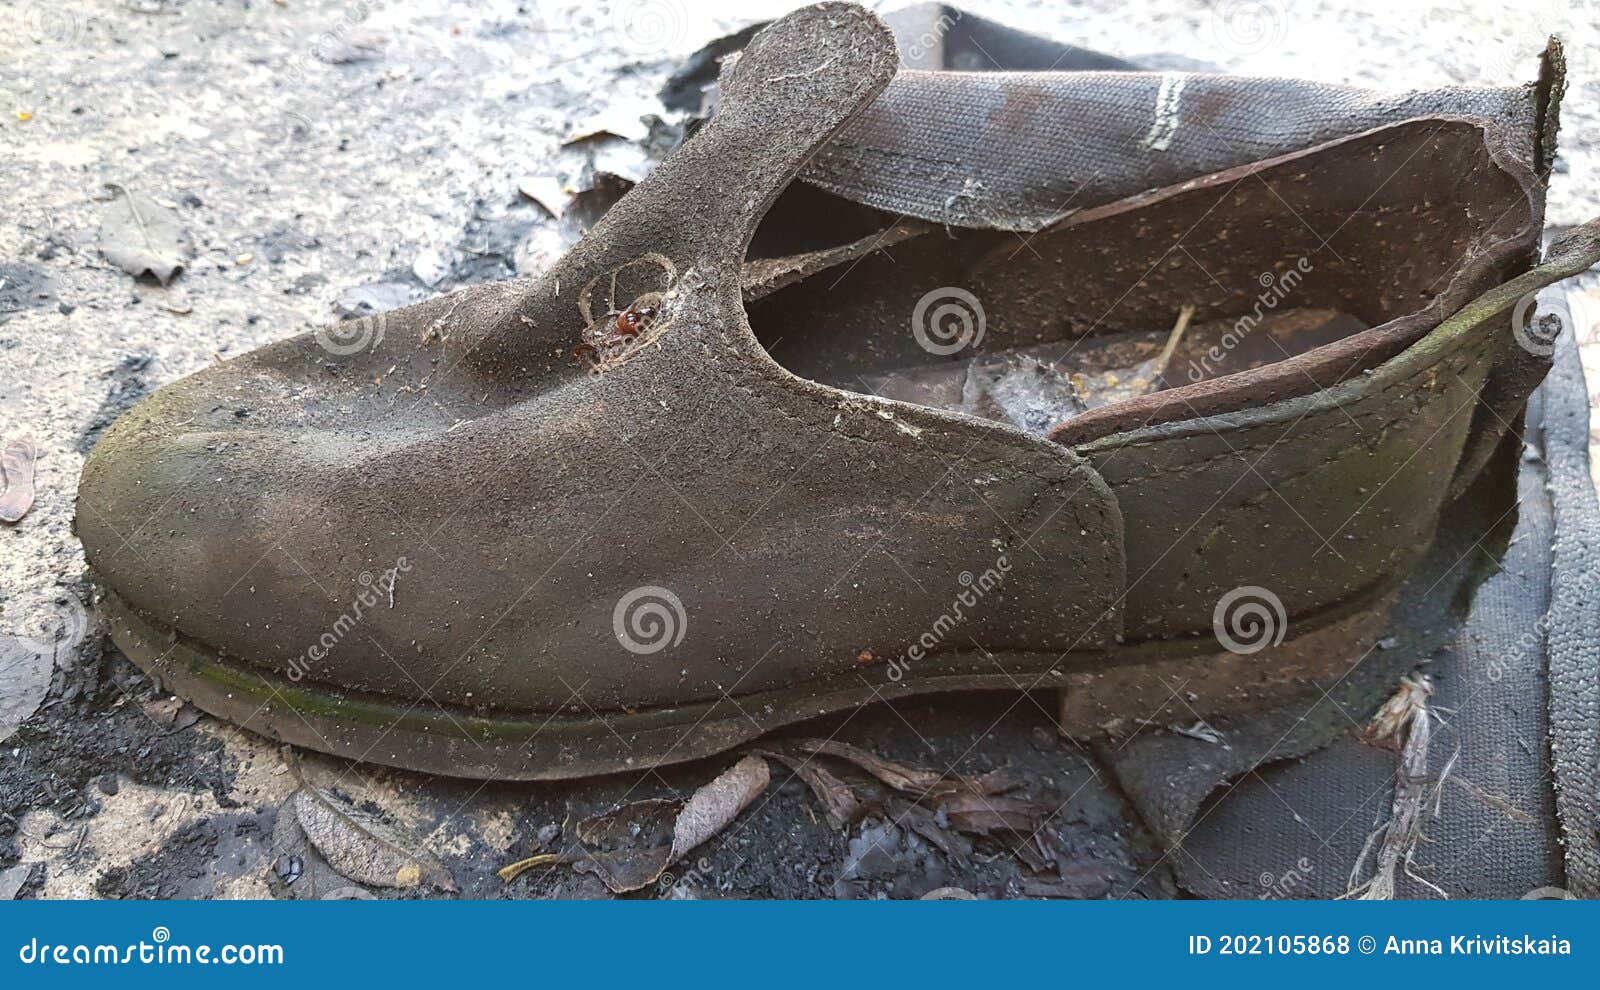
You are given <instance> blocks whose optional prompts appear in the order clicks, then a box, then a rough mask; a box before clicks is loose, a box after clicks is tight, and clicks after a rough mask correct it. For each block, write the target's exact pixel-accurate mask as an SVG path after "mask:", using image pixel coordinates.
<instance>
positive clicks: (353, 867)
mask: <svg viewBox="0 0 1600 990" xmlns="http://www.w3.org/2000/svg"><path fill="white" fill-rule="evenodd" d="M289 804H290V805H291V806H292V807H293V809H294V816H295V820H296V821H297V822H298V823H299V825H300V828H301V829H302V830H304V832H305V834H306V838H307V839H308V840H309V841H310V843H311V845H312V847H313V848H315V849H316V851H317V852H318V853H320V854H321V855H322V858H323V859H325V860H327V862H328V865H329V866H331V867H332V868H333V869H334V870H335V871H336V872H337V873H339V874H340V875H341V876H344V877H347V878H349V879H351V880H355V881H357V882H358V883H364V884H369V885H371V886H374V887H416V886H419V885H420V884H422V883H423V882H424V881H427V882H428V883H431V884H433V885H435V886H438V887H443V888H444V889H446V890H455V889H456V886H455V883H454V881H453V880H451V878H450V874H449V873H448V872H447V871H446V870H445V868H444V864H442V863H440V862H439V860H438V859H436V858H435V857H434V856H433V855H432V854H431V853H429V852H427V851H426V850H425V849H423V848H422V847H421V846H420V845H419V844H418V843H417V842H416V841H415V840H414V839H412V838H411V837H410V836H408V835H406V834H405V833H404V832H402V831H401V830H400V829H399V828H397V827H395V826H393V825H390V824H388V823H387V822H384V821H382V820H380V819H379V818H377V817H376V816H374V815H371V814H368V813H367V812H364V811H362V810H361V809H360V808H357V807H356V806H355V804H354V803H353V802H351V801H349V800H347V799H345V798H342V797H340V796H339V795H337V794H335V793H334V792H332V791H329V790H325V789H323V788H320V787H316V786H313V785H310V784H303V785H302V786H301V788H300V789H299V790H298V791H296V792H295V793H294V794H293V795H291V796H290V798H289Z"/></svg>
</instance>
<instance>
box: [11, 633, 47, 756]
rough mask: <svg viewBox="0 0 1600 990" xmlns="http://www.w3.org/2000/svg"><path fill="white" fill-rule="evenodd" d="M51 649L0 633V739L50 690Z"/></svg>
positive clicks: (27, 714) (30, 714)
mask: <svg viewBox="0 0 1600 990" xmlns="http://www.w3.org/2000/svg"><path fill="white" fill-rule="evenodd" d="M55 667H56V660H55V654H54V652H50V651H46V650H42V649H39V644H37V643H34V642H32V641H30V640H26V639H17V638H16V637H13V636H0V742H4V741H6V740H7V739H9V738H11V735H12V733H14V732H16V731H17V730H18V729H20V728H22V724H23V723H24V722H26V721H28V719H30V718H32V717H33V713H34V712H36V711H38V710H39V706H40V705H41V704H43V703H44V699H45V695H46V694H48V693H49V691H50V678H51V676H52V675H54V673H55Z"/></svg>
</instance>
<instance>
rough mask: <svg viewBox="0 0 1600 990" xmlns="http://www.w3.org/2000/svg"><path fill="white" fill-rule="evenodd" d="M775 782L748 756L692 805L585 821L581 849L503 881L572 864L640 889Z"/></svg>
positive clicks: (530, 863)
mask: <svg viewBox="0 0 1600 990" xmlns="http://www.w3.org/2000/svg"><path fill="white" fill-rule="evenodd" d="M771 780H772V771H771V769H770V768H769V767H768V766H767V761H766V760H764V759H762V758H761V757H759V756H746V757H745V758H744V759H742V760H740V761H739V762H738V763H736V764H734V766H733V767H732V768H730V769H728V770H726V771H724V772H723V773H722V774H721V775H720V776H718V777H717V778H716V779H715V780H713V781H711V782H710V783H709V784H706V785H705V786H703V787H701V788H700V789H699V790H697V791H695V792H694V794H692V795H691V796H690V797H689V799H688V800H687V801H677V800H668V799H663V798H650V799H647V800H644V801H633V802H631V803H629V804H625V805H622V806H621V807H618V808H613V809H612V810H610V811H607V812H604V813H602V814H599V815H594V816H592V817H589V818H585V819H584V820H583V821H581V822H579V823H578V825H577V827H576V829H575V830H574V831H575V833H576V835H577V839H578V843H579V846H578V848H576V849H572V850H568V851H565V852H560V853H544V854H541V855H538V856H532V857H529V858H528V859H525V860H522V861H520V862H517V863H512V864H511V865H510V866H507V867H505V868H504V869H503V870H501V871H500V876H501V878H502V879H505V880H507V881H510V880H513V879H515V878H516V877H517V876H519V875H520V874H522V873H523V872H524V871H526V870H528V869H531V868H532V867H535V866H539V865H542V864H545V863H557V862H561V863H571V864H572V867H573V869H576V870H578V871H580V872H584V873H592V874H594V875H595V876H597V877H599V878H600V880H601V881H602V882H603V883H604V884H605V885H606V887H607V888H608V889H610V890H611V891H612V892H613V893H617V894H624V893H627V892H628V891H632V890H639V889H641V888H643V887H646V886H649V885H650V884H652V883H654V882H655V881H656V880H657V879H659V878H660V876H661V874H662V873H664V872H666V869H667V867H669V866H671V865H672V864H673V863H676V862H677V861H678V860H679V859H681V858H682V857H683V856H684V855H685V854H686V853H688V852H689V851H690V850H692V849H694V848H695V847H696V846H698V845H700V844H701V843H703V842H705V841H706V840H707V839H710V838H711V837H712V836H714V835H716V834H717V833H718V832H720V831H722V830H723V829H724V828H726V827H727V826H728V823H729V822H731V821H733V820H734V819H735V818H737V817H738V815H739V812H741V811H743V810H744V809H745V808H746V807H748V806H749V804H750V802H751V801H754V800H755V799H756V797H757V796H759V795H760V794H761V792H762V791H764V790H766V789H767V784H769V783H770V782H771Z"/></svg>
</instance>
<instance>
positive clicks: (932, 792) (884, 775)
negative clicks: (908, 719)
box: [794, 739, 1022, 800]
mask: <svg viewBox="0 0 1600 990" xmlns="http://www.w3.org/2000/svg"><path fill="white" fill-rule="evenodd" d="M794 745H795V746H796V747H798V748H799V749H800V750H801V751H803V752H807V753H815V754H817V755H819V756H832V757H835V758H836V759H841V760H845V761H846V762H849V763H853V764H855V765H856V766H858V767H860V768H861V769H863V770H865V771H866V772H867V773H870V774H871V775H872V776H874V777H876V778H878V780H880V781H882V782H883V783H885V784H887V785H889V786H890V787H892V788H894V789H895V790H897V791H900V792H902V793H904V794H910V795H912V796H913V797H915V798H917V799H918V800H923V799H925V798H939V797H944V796H947V795H956V794H1003V793H1005V792H1006V791H1012V790H1016V789H1017V788H1018V787H1020V786H1022V782H1021V781H1020V780H1018V779H1016V778H1015V777H1013V776H1011V775H1010V774H1008V773H1005V772H1004V771H1000V770H992V771H990V772H989V773H986V774H981V775H979V776H976V777H961V776H955V777H947V776H945V775H944V774H942V773H939V772H938V771H935V770H922V769H919V768H917V767H909V766H906V765H905V764H903V763H896V762H894V761H893V760H886V759H883V758H882V757H880V756H877V755H875V754H873V753H869V752H867V751H866V750H864V749H862V748H861V747H859V746H852V745H850V744H849V743H844V742H839V741H838V740H834V739H797V740H795V741H794Z"/></svg>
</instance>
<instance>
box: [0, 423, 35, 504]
mask: <svg viewBox="0 0 1600 990" xmlns="http://www.w3.org/2000/svg"><path fill="white" fill-rule="evenodd" d="M36 457H37V451H36V450H35V448H34V446H33V441H32V440H13V441H11V442H10V443H8V444H6V445H5V447H4V448H0V522H3V523H17V522H21V521H22V517H23V516H25V515H27V514H28V510H29V509H31V508H33V462H34V460H35V458H36Z"/></svg>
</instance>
